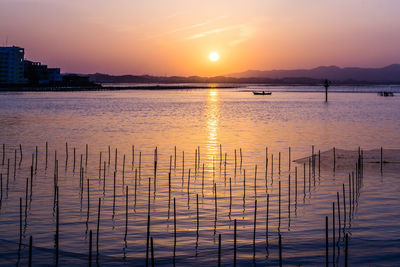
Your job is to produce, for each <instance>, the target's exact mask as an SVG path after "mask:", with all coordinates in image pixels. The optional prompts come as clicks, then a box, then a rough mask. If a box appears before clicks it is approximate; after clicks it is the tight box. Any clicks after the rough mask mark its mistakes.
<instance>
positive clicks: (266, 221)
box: [265, 194, 269, 244]
mask: <svg viewBox="0 0 400 267" xmlns="http://www.w3.org/2000/svg"><path fill="white" fill-rule="evenodd" d="M268 223H269V194H267V217H266V219H265V239H266V242H267V244H268Z"/></svg>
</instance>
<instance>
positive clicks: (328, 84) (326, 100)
mask: <svg viewBox="0 0 400 267" xmlns="http://www.w3.org/2000/svg"><path fill="white" fill-rule="evenodd" d="M331 83H332V82H331V81H329V80H325V82H324V87H325V102H328V88H329V86H331Z"/></svg>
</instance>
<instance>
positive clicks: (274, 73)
mask: <svg viewBox="0 0 400 267" xmlns="http://www.w3.org/2000/svg"><path fill="white" fill-rule="evenodd" d="M227 76H229V77H234V78H249V77H253V78H269V79H283V78H302V77H303V78H310V79H329V80H332V81H341V82H343V81H349V80H353V81H364V82H374V83H376V82H389V83H391V82H399V81H400V64H393V65H389V66H386V67H383V68H340V67H337V66H321V67H317V68H314V69H299V70H267V71H260V70H248V71H245V72H239V73H233V74H229V75H227Z"/></svg>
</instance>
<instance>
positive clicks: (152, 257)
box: [151, 237, 155, 267]
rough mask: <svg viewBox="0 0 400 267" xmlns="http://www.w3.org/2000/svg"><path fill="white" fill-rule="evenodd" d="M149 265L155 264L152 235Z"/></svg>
mask: <svg viewBox="0 0 400 267" xmlns="http://www.w3.org/2000/svg"><path fill="white" fill-rule="evenodd" d="M151 266H152V267H154V266H155V262H154V246H153V237H151Z"/></svg>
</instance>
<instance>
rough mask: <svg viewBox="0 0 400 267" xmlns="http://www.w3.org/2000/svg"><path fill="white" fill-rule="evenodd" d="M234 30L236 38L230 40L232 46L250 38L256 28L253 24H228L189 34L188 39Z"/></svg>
mask: <svg viewBox="0 0 400 267" xmlns="http://www.w3.org/2000/svg"><path fill="white" fill-rule="evenodd" d="M229 31H232V32H233V33H234V36H235V38H233V39H232V40H230V41H229V42H228V44H229V45H230V46H236V45H238V44H240V43H243V42H245V41H247V40H248V39H250V38H251V37H252V36H253V35H254V32H255V28H254V27H253V26H250V25H248V24H236V25H232V26H226V27H219V28H215V29H211V30H207V31H203V32H200V33H195V34H192V35H190V36H188V37H187V38H186V39H188V40H194V39H199V38H204V37H207V36H210V35H213V34H218V33H222V32H229Z"/></svg>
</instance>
